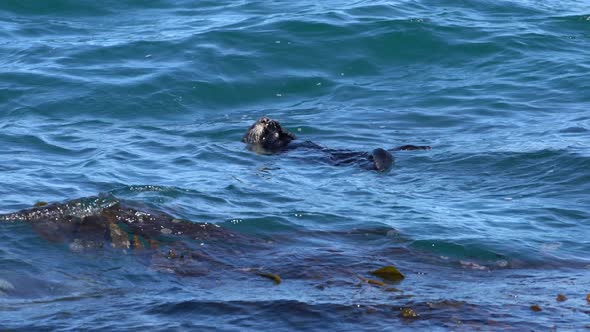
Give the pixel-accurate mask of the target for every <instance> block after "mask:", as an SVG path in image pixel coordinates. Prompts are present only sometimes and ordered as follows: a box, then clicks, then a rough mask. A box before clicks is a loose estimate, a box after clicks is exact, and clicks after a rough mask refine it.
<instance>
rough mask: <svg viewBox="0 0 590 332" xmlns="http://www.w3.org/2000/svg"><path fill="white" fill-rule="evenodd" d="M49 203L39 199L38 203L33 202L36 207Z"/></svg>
mask: <svg viewBox="0 0 590 332" xmlns="http://www.w3.org/2000/svg"><path fill="white" fill-rule="evenodd" d="M47 204H49V203H47V202H45V201H38V202H37V203H35V204H33V206H34V207H40V206H45V205H47Z"/></svg>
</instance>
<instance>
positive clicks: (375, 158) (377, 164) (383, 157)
mask: <svg viewBox="0 0 590 332" xmlns="http://www.w3.org/2000/svg"><path fill="white" fill-rule="evenodd" d="M369 160H370V161H372V162H373V167H374V169H376V170H377V171H378V172H385V171H387V170H388V169H390V168H391V165H393V155H392V154H391V153H390V152H389V151H387V150H384V149H381V148H377V149H375V150H373V152H372V153H371V154H370V155H369Z"/></svg>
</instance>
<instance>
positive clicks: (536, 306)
mask: <svg viewBox="0 0 590 332" xmlns="http://www.w3.org/2000/svg"><path fill="white" fill-rule="evenodd" d="M531 310H532V311H534V312H539V311H541V310H543V309H541V307H540V306H539V305H538V304H533V305H531Z"/></svg>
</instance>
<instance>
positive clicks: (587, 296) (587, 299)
mask: <svg viewBox="0 0 590 332" xmlns="http://www.w3.org/2000/svg"><path fill="white" fill-rule="evenodd" d="M586 301H588V303H590V293H588V294H586Z"/></svg>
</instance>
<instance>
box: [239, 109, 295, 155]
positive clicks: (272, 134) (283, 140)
mask: <svg viewBox="0 0 590 332" xmlns="http://www.w3.org/2000/svg"><path fill="white" fill-rule="evenodd" d="M294 139H295V135H293V134H291V133H290V132H288V131H286V130H284V129H283V127H281V124H280V123H279V122H278V121H275V120H273V119H270V118H267V117H266V116H263V117H261V118H260V119H258V121H256V122H255V123H254V124H253V125H252V126H251V127H250V129H248V131H247V132H246V134H245V135H244V138H242V142H244V143H248V144H252V145H258V146H260V147H262V148H264V149H266V150H279V149H282V148H285V147H286V146H287V145H289V143H290V142H291V141H292V140H294Z"/></svg>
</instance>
